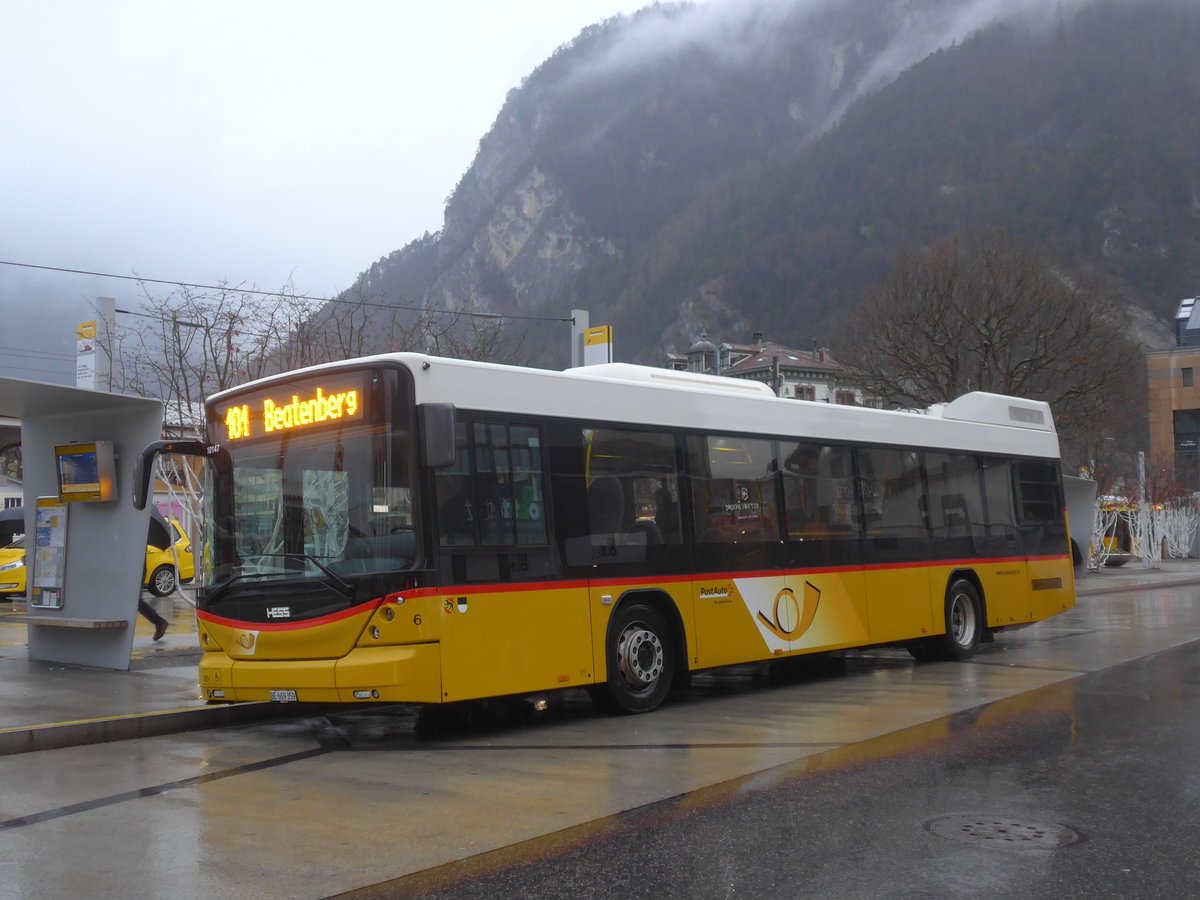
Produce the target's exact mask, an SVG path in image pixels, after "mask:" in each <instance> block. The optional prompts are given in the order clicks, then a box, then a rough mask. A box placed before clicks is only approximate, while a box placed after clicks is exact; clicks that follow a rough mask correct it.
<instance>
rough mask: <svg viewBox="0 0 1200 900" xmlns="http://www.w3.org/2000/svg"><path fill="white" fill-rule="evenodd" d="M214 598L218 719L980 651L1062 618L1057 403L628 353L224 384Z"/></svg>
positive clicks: (377, 359) (210, 525)
mask: <svg viewBox="0 0 1200 900" xmlns="http://www.w3.org/2000/svg"><path fill="white" fill-rule="evenodd" d="M207 416H208V422H207V428H208V434H207V440H206V441H204V442H191V443H187V442H178V441H163V442H157V443H155V444H153V445H151V446H150V447H148V448H147V449H146V451H145V452H144V453H143V455H142V461H141V474H140V475H139V478H138V489H137V490H138V494H139V496H138V498H137V502H139V503H141V502H144V496H145V492H146V481H147V479H148V478H149V474H148V473H149V471H150V462H151V461H152V458H153V456H154V454H155V453H157V452H160V451H170V452H184V453H195V454H199V455H202V456H204V457H206V459H207V461H208V464H207V465H206V467H205V468H206V472H207V474H206V488H205V506H206V511H205V529H204V536H203V540H202V545H201V548H200V554H199V556H200V574H199V577H200V579H201V582H202V586H201V588H200V590H199V593H198V596H197V604H198V605H197V615H198V620H199V638H200V644H201V649H202V650H203V656H202V659H201V662H200V683H201V687H202V690H203V692H204V696H205V697H206V698H207V699H209V700H213V701H233V700H267V699H273V700H280V701H302V702H303V701H316V702H347V703H352V702H370V701H383V702H414V703H448V702H455V701H462V700H471V699H477V698H484V697H495V696H503V695H523V694H533V693H541V692H545V691H549V690H552V689H556V688H572V687H581V686H582V687H586V688H587V689H588V690H589V691H590V693H591V694H592V696H593V698H594V699H595V700H596V701H597V702H598V703H600V704H602V705H604V706H606V707H609V708H612V709H614V710H617V711H621V712H626V713H633V712H645V711H648V710H651V709H654V708H655V707H657V706H658V705H659V704H661V703H662V702H663V700H664V698H665V697H666V696H667V693H668V691H669V690H670V689H671V687H672V685H675V686H682V685H685V684H686V683H687V681H688V679H689V676H690V674H691V673H692V672H695V671H697V670H700V669H708V668H712V667H716V666H727V665H733V664H738V663H746V662H751V661H755V660H769V659H778V658H783V657H791V656H798V655H802V654H811V653H820V652H826V651H831V650H838V649H844V648H851V647H865V646H870V645H898V646H904V647H907V648H908V649H909V650H910V651H911V652H912V654H913V655H914V656H916V657H918V658H931V657H932V658H955V659H965V658H967V657H969V656H971V655H972V654H973V653H974V652H975V650H976V648H977V647H978V645H979V642H980V641H981V640H987V639H989V638H990V636H991V635H992V634H993V633H994V632H996V631H999V630H1001V629H1005V628H1012V627H1016V626H1020V625H1026V624H1029V623H1031V622H1036V621H1038V620H1040V619H1044V618H1046V617H1048V616H1051V615H1054V614H1055V613H1058V612H1061V611H1062V610H1065V609H1068V608H1070V607H1071V606H1073V605H1074V602H1075V601H1074V574H1073V570H1072V565H1071V553H1070V548H1069V543H1068V538H1067V531H1066V522H1065V514H1064V507H1063V490H1062V480H1061V476H1060V470H1059V459H1058V457H1059V451H1058V439H1057V435H1056V433H1055V431H1054V425H1053V422H1052V420H1051V416H1050V411H1049V408H1048V407H1047V406H1046V404H1044V403H1040V402H1036V401H1030V400H1024V399H1019V398H1013V397H1002V396H997V395H992V394H982V393H971V394H967V395H964V396H963V397H960V398H958V399H956V400H954V401H953V402H951V403H948V404H942V405H940V406H938V407H934V408H931V409H929V410H925V411H922V412H896V411H885V410H876V409H865V408H857V407H845V406H835V405H829V404H825V403H817V402H810V401H802V400H791V399H781V398H777V397H775V395H774V394H773V393H772V392H771V391H770V389H769V388H767V387H766V386H765V385H762V384H758V383H754V382H748V381H742V380H735V379H729V378H721V377H715V376H704V375H696V374H689V373H681V372H672V371H668V370H664V369H651V368H645V367H640V366H632V365H627V364H621V363H614V364H608V365H598V366H590V367H585V368H580V369H571V370H568V371H565V372H554V371H546V370H539V369H529V368H519V367H511V366H500V365H492V364H486V363H477V362H469V361H462V360H450V359H440V358H436V357H430V356H425V355H421V354H411V353H397V354H387V355H380V356H374V357H367V358H363V359H359V360H353V361H348V362H344V363H336V364H328V365H323V366H317V367H313V368H308V369H303V370H299V371H296V372H291V373H288V374H285V375H281V376H278V377H272V378H266V379H262V380H259V381H256V382H253V383H251V384H247V385H245V386H243V387H240V388H237V389H234V390H228V391H224V392H222V393H219V394H216V395H214V396H213V397H212V398H210V399H209V401H208V403H207Z"/></svg>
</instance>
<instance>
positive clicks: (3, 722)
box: [0, 559, 1200, 756]
mask: <svg viewBox="0 0 1200 900" xmlns="http://www.w3.org/2000/svg"><path fill="white" fill-rule="evenodd" d="M1076 579H1077V580H1076V593H1077V595H1078V597H1079V598H1080V600H1081V602H1084V601H1085V599H1086V598H1087V597H1088V596H1089V595H1093V594H1102V593H1109V592H1113V591H1130V590H1138V589H1141V588H1144V587H1146V586H1148V585H1154V586H1162V587H1168V586H1178V585H1184V584H1196V585H1200V560H1198V559H1167V560H1163V561H1162V564H1161V566H1160V567H1159V568H1156V569H1148V568H1146V567H1144V566H1143V565H1142V564H1141V563H1140V562H1136V561H1135V562H1130V563H1127V564H1126V565H1124V566H1121V567H1120V568H1111V569H1110V568H1105V569H1101V570H1100V571H1099V572H1080V573H1078V574H1077V575H1076ZM152 602H153V603H154V605H155V606H156V608H157V609H158V610H159V612H160V613H161V614H162V615H163V616H164V617H165V618H166V619H167V621H168V622H169V623H170V624H169V627H168V629H167V633H166V635H165V636H164V637H163V639H162V640H161V641H155V640H154V639H153V633H154V629H153V626H151V625H150V623H149V622H147V621H146V620H145V619H143V618H142V617H141V616H138V618H137V622H136V624H135V630H134V638H133V652H132V654H131V658H130V663H129V670H128V671H126V672H118V671H113V670H110V669H97V668H91V667H86V666H64V665H60V664H56V663H45V662H39V661H32V660H30V659H29V658H28V653H27V650H28V648H27V646H26V642H27V630H26V628H27V626H25V625H24V624H20V623H17V622H11V621H6V620H7V619H10V617H12V616H15V615H19V614H21V613H23V612H24V611H25V603H24V601H22V600H17V601H13V602H11V603H0V756H2V755H4V754H7V753H20V752H24V751H28V750H45V749H51V748H54V747H65V746H73V745H76V744H85V743H97V742H100V741H110V740H123V739H127V738H133V737H146V736H149V735H152V734H168V733H172V732H178V731H187V730H190V729H196V728H210V727H218V726H223V725H232V724H239V723H241V722H248V721H259V720H261V719H264V718H269V717H287V716H294V715H299V714H303V712H304V710H305V709H306V707H305V706H304V705H296V704H278V703H265V702H264V703H239V704H216V705H209V704H207V703H206V702H205V701H204V700H202V699H201V697H200V689H199V686H198V684H197V682H196V666H197V663H198V662H199V659H200V648H199V646H198V643H197V637H196V614H195V610H194V609H193V607H192V605H191V604H190V603H189V602H188V601H187V600H185V599H181V598H178V597H176V598H165V599H159V600H154V601H152Z"/></svg>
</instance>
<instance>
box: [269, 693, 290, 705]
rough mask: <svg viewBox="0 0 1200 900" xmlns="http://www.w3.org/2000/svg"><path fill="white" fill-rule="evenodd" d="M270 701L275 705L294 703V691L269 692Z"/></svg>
mask: <svg viewBox="0 0 1200 900" xmlns="http://www.w3.org/2000/svg"><path fill="white" fill-rule="evenodd" d="M271 699H272V700H274V701H275V702H276V703H295V702H296V692H295V691H271Z"/></svg>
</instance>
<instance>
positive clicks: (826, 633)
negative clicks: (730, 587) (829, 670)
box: [761, 441, 869, 652]
mask: <svg viewBox="0 0 1200 900" xmlns="http://www.w3.org/2000/svg"><path fill="white" fill-rule="evenodd" d="M779 459H780V472H781V475H782V479H781V482H782V489H783V501H782V503H783V513H784V516H783V523H784V529H785V530H784V535H783V537H784V548H785V565H786V572H785V581H784V591H785V593H783V594H781V595H780V596H778V597H777V598H775V600H773V601H772V604H771V609H770V611H769V612H764V615H763V616H762V617H761V626H762V628H764V629H765V630H766V632H767V634H768V635H772V634H773V636H774V637H775V638H777V639H780V640H782V641H784V642H785V643H783V644H781V646H783V647H784V648H785V649H786V650H787V651H788V652H813V651H818V650H823V649H832V648H835V647H846V646H859V645H862V644H865V643H868V640H869V634H868V628H867V625H868V618H867V600H866V594H865V593H864V578H863V573H862V565H861V564H862V559H861V553H862V550H861V547H862V540H861V521H860V518H861V517H860V513H859V505H858V500H857V498H856V496H855V492H854V461H853V455H852V452H851V450H850V448H849V447H841V446H836V445H828V444H819V443H815V442H804V441H797V442H784V443H781V445H780V454H779Z"/></svg>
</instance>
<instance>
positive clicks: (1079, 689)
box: [339, 642, 1200, 900]
mask: <svg viewBox="0 0 1200 900" xmlns="http://www.w3.org/2000/svg"><path fill="white" fill-rule="evenodd" d="M1198 688H1200V642H1198V643H1190V644H1186V645H1183V646H1180V647H1177V648H1174V649H1171V650H1167V651H1165V652H1161V653H1157V654H1154V655H1151V656H1148V657H1144V658H1142V659H1138V660H1136V661H1133V662H1129V663H1126V664H1123V665H1118V666H1115V667H1113V668H1110V669H1107V670H1105V671H1101V672H1098V673H1095V674H1090V675H1085V676H1082V677H1079V678H1073V679H1070V680H1067V681H1064V682H1060V683H1058V684H1054V685H1051V686H1049V687H1045V688H1041V689H1039V690H1035V691H1031V692H1028V693H1026V694H1021V695H1018V696H1014V697H1011V698H1008V699H1005V700H1001V701H998V702H995V703H991V704H987V705H984V706H980V707H977V708H974V709H971V710H968V711H966V712H963V713H959V714H956V715H953V716H949V717H946V718H943V719H939V720H937V721H933V722H929V723H926V724H923V725H918V726H915V727H912V728H908V729H904V730H902V731H898V732H894V733H891V734H888V735H885V736H883V737H879V738H876V739H873V740H870V741H865V742H862V743H859V744H852V745H849V746H846V747H843V748H839V749H836V750H832V751H829V752H826V753H823V754H820V755H818V756H814V757H809V758H807V759H804V760H801V761H798V762H796V763H794V764H789V765H784V766H780V767H778V768H774V769H770V770H767V771H765V772H761V773H758V774H755V775H751V776H748V777H744V778H739V779H735V780H733V781H729V782H726V783H722V784H717V785H715V786H712V787H709V788H705V789H701V790H699V791H695V792H692V793H689V794H685V795H683V796H680V797H677V798H674V799H671V800H667V801H662V802H658V803H653V804H650V805H648V806H644V807H641V808H638V809H635V810H633V811H631V812H628V813H624V814H621V815H617V816H614V817H611V818H608V819H606V820H603V821H599V822H593V823H589V824H586V825H581V826H578V827H575V828H571V829H567V830H565V831H562V832H559V833H557V834H553V835H550V836H547V837H545V838H539V839H536V840H533V841H528V842H525V843H524V844H521V845H517V846H514V847H509V848H505V849H503V850H499V851H496V852H493V853H490V854H485V855H483V856H480V857H476V858H473V859H469V860H466V861H463V862H459V863H453V864H450V865H447V866H442V867H439V868H436V869H432V870H428V871H426V872H422V873H417V874H415V875H411V876H408V877H406V878H401V879H397V880H395V881H392V882H387V883H383V884H379V885H376V886H375V887H372V888H368V889H364V890H359V891H354V892H350V893H348V894H344V895H339V896H343V897H348V898H381V897H408V896H430V897H444V898H495V897H572V898H613V897H637V898H640V897H655V898H709V897H712V898H718V897H750V896H790V897H813V898H826V897H828V898H895V900H915V898H943V897H974V898H1031V897H1054V898H1074V897H1079V898H1104V897H1113V898H1156V900H1158V898H1173V897H1181V898H1182V897H1195V896H1200V690H1198Z"/></svg>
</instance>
